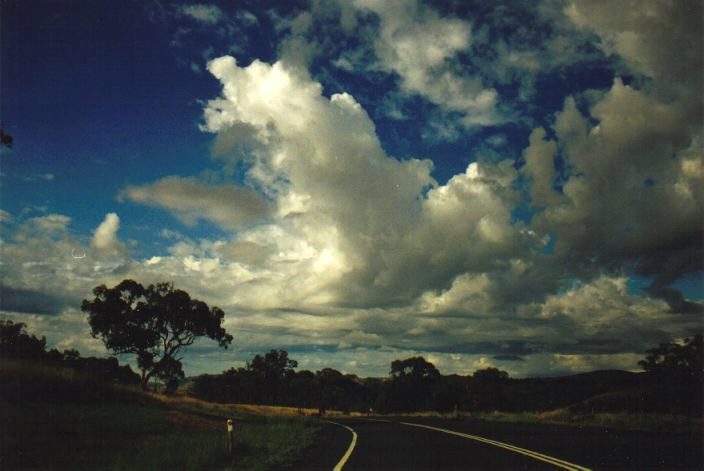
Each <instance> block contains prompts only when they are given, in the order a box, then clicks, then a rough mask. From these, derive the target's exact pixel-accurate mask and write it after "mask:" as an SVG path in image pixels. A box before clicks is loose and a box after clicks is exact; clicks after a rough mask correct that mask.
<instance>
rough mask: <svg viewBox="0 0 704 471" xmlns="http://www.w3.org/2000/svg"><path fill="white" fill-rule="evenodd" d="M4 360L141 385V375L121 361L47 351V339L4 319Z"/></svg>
mask: <svg viewBox="0 0 704 471" xmlns="http://www.w3.org/2000/svg"><path fill="white" fill-rule="evenodd" d="M0 358H5V359H10V360H16V361H23V362H31V363H34V364H43V365H48V366H55V367H66V368H70V369H72V370H74V371H76V372H79V373H85V374H88V375H90V376H93V377H95V378H97V379H99V380H102V381H105V382H116V383H121V384H128V385H130V384H132V385H136V384H139V375H138V374H136V373H135V372H133V371H132V368H131V367H130V366H129V365H122V366H121V365H120V364H119V362H118V360H117V358H115V357H108V358H98V357H82V356H81V354H80V353H79V351H78V350H75V349H66V350H63V351H59V350H58V349H56V348H52V349H51V350H47V349H46V337H37V336H36V335H34V334H30V333H28V332H27V325H26V324H25V323H23V322H13V321H11V320H2V319H0Z"/></svg>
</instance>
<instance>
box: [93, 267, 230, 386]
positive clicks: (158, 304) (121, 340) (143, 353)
mask: <svg viewBox="0 0 704 471" xmlns="http://www.w3.org/2000/svg"><path fill="white" fill-rule="evenodd" d="M93 294H94V295H95V298H94V299H93V300H87V299H86V300H84V301H83V304H82V305H81V309H82V310H83V311H84V312H87V313H88V321H89V323H90V327H91V335H92V336H93V337H94V338H99V339H101V340H102V341H103V342H104V343H105V346H106V347H107V348H108V350H110V351H112V352H113V353H115V354H119V353H131V354H135V355H136V356H137V365H138V367H139V369H140V370H141V372H142V375H141V383H142V387H144V388H146V386H147V384H148V382H149V380H150V379H151V378H152V377H157V378H160V379H162V380H164V381H166V383H167V385H168V384H169V383H170V384H174V380H175V379H177V378H182V377H183V369H182V366H181V359H182V357H181V356H179V354H180V353H181V352H182V350H183V349H184V348H185V347H187V346H189V345H191V344H193V342H195V340H196V339H197V338H198V337H208V338H210V339H213V340H216V341H217V342H218V344H219V346H221V347H223V348H227V346H228V345H229V344H230V343H232V335H230V334H228V333H227V332H226V331H225V329H224V328H223V327H222V322H223V319H224V315H225V313H224V312H223V311H222V310H221V309H220V308H218V307H215V306H213V307H212V308H211V307H209V306H208V305H207V304H206V303H204V302H203V301H199V300H197V299H191V297H190V295H189V294H188V293H187V292H185V291H182V290H179V289H174V286H173V284H171V283H157V284H153V285H149V286H147V287H146V288H145V287H144V286H142V285H141V284H139V283H137V282H136V281H133V280H124V281H122V282H121V283H120V284H118V285H117V286H115V287H113V288H107V287H106V286H105V285H100V286H97V287H96V288H94V289H93Z"/></svg>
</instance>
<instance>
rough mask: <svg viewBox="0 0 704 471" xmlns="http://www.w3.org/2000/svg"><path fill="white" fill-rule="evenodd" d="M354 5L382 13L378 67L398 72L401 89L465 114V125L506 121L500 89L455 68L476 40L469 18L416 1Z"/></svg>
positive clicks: (371, 0)
mask: <svg viewBox="0 0 704 471" xmlns="http://www.w3.org/2000/svg"><path fill="white" fill-rule="evenodd" d="M355 5H356V6H357V7H358V8H361V9H366V10H370V11H372V12H374V13H375V14H376V15H378V17H379V19H380V22H381V26H380V31H379V37H378V38H377V40H376V42H375V51H376V54H377V57H378V59H379V64H378V65H379V67H381V68H383V69H386V70H390V71H393V72H394V73H396V74H398V76H399V77H400V79H401V87H402V89H404V90H405V91H406V92H408V93H412V94H417V95H421V96H423V97H425V98H427V99H428V100H430V101H431V102H433V103H435V104H436V105H439V106H440V107H442V108H443V109H444V110H447V111H454V112H458V113H461V114H462V116H463V117H462V122H463V123H464V124H465V125H466V126H477V125H482V126H486V125H490V124H495V123H498V122H501V121H503V120H504V118H503V117H502V116H501V113H500V111H499V109H498V101H499V96H498V93H497V92H496V90H495V89H493V88H492V87H487V86H485V85H484V84H483V82H482V78H481V76H479V75H474V76H473V75H469V74H458V73H456V72H455V71H454V69H453V67H452V62H453V61H457V57H456V56H457V54H458V53H459V52H461V51H467V50H468V49H469V47H470V45H471V43H472V28H471V26H470V25H469V24H468V23H467V22H465V21H462V20H460V19H457V18H447V17H441V16H440V15H439V14H438V13H437V12H435V11H434V10H433V9H432V8H430V7H424V6H422V4H421V3H420V2H417V1H416V0H407V1H398V2H384V1H375V0H359V1H357V2H355Z"/></svg>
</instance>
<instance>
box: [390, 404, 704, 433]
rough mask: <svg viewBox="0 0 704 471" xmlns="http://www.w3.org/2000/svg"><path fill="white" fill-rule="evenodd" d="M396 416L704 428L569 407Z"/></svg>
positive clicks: (689, 421)
mask: <svg viewBox="0 0 704 471" xmlns="http://www.w3.org/2000/svg"><path fill="white" fill-rule="evenodd" d="M396 415H397V416H399V417H437V418H444V419H457V420H462V419H476V420H486V421H495V422H525V423H546V424H561V425H573V426H586V427H608V428H613V429H622V430H638V431H645V432H662V433H672V432H686V433H693V432H699V431H701V430H702V429H703V428H704V421H702V419H697V418H692V417H685V416H680V415H673V414H656V413H633V412H597V413H589V414H587V413H575V412H573V411H571V410H570V409H569V408H561V409H555V410H552V411H545V412H502V411H493V412H459V413H458V414H454V413H447V414H443V413H439V412H418V413H410V414H396Z"/></svg>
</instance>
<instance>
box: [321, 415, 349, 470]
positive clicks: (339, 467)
mask: <svg viewBox="0 0 704 471" xmlns="http://www.w3.org/2000/svg"><path fill="white" fill-rule="evenodd" d="M326 422H330V423H331V424H335V425H339V426H340V427H344V428H346V429H347V430H349V431H350V432H352V442H350V446H349V448H347V451H346V452H345V454H344V455H342V458H340V461H338V463H337V464H336V465H335V467H334V468H332V471H342V467H343V466H345V463H347V460H348V459H350V456H351V455H352V451H354V447H355V445H356V444H357V432H355V431H354V429H352V427H348V426H347V425H343V424H340V423H337V422H333V421H332V420H326Z"/></svg>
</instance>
